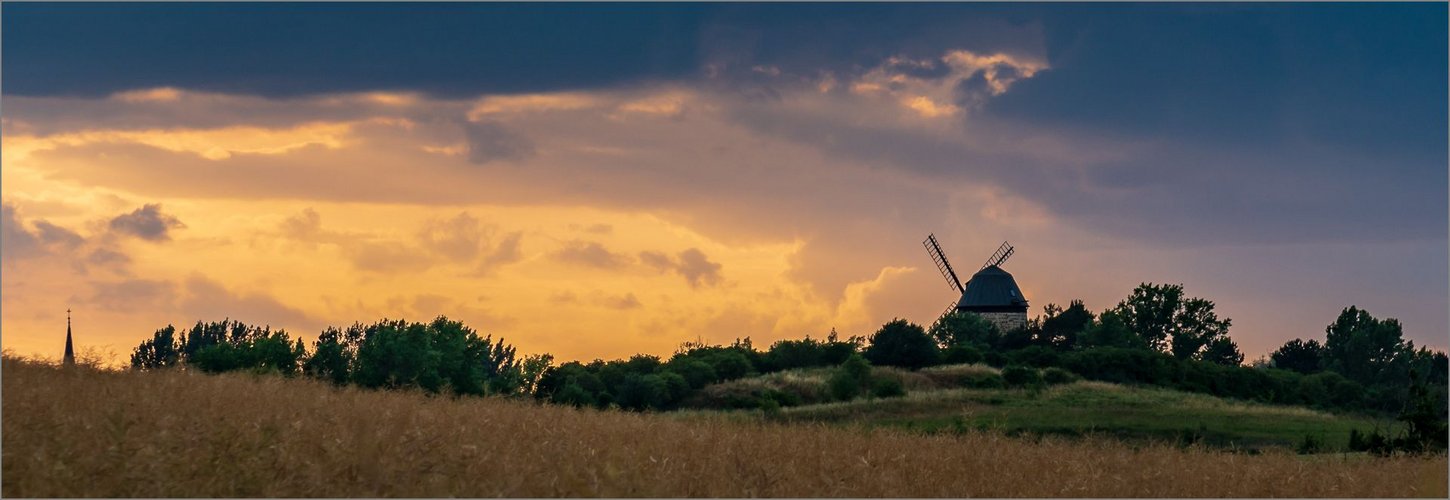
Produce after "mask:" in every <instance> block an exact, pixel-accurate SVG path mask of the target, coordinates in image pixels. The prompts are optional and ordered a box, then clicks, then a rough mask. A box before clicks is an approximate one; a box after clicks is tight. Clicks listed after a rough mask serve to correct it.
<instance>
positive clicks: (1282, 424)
mask: <svg viewBox="0 0 1450 500" xmlns="http://www.w3.org/2000/svg"><path fill="white" fill-rule="evenodd" d="M995 371H996V370H995V369H993V368H990V367H986V366H983V365H971V366H955V367H954V366H946V367H939V368H935V369H927V370H923V371H921V372H914V373H913V372H902V371H899V370H895V369H890V368H887V369H881V368H878V369H877V374H878V376H893V377H898V378H902V379H903V383H904V385H906V386H907V387H908V389H909V392H908V394H907V395H906V396H905V397H898V398H883V399H865V398H863V399H858V400H855V401H851V402H844V403H843V402H833V403H818V404H807V405H802V406H795V407H787V408H784V409H783V410H782V411H780V412H779V413H773V414H770V415H759V416H757V417H752V413H751V412H742V413H741V414H740V416H741V417H744V418H742V420H747V419H751V418H756V419H765V420H770V421H777V422H793V423H799V422H820V423H830V424H844V425H851V426H859V427H873V428H880V427H887V428H898V429H905V430H915V431H924V432H932V433H940V432H948V433H960V432H963V431H966V430H994V431H998V432H1003V433H1006V434H1009V435H1017V434H1028V435H1057V436H1086V435H1099V436H1103V437H1112V438H1116V439H1120V440H1125V441H1128V442H1130V443H1147V442H1166V443H1187V442H1197V443H1201V444H1204V445H1208V446H1212V447H1218V448H1233V449H1239V450H1244V451H1257V450H1261V449H1266V448H1271V447H1279V448H1287V449H1294V448H1297V447H1298V446H1299V445H1300V443H1302V442H1304V440H1305V437H1306V436H1311V437H1312V438H1313V439H1314V440H1316V441H1317V442H1318V443H1320V448H1319V449H1320V451H1329V452H1334V451H1346V450H1345V449H1346V448H1347V446H1348V441H1349V431H1350V430H1351V429H1358V430H1360V431H1361V432H1364V431H1368V430H1371V429H1377V428H1378V429H1384V430H1390V431H1394V430H1398V429H1399V423H1398V422H1396V421H1394V420H1392V419H1388V418H1372V417H1367V416H1361V415H1346V414H1333V413H1328V412H1321V411H1315V410H1311V409H1308V408H1302V407H1292V406H1276V405H1266V404H1257V403H1247V402H1239V401H1232V400H1226V399H1222V398H1217V397H1213V396H1208V395H1203V394H1194V393H1188V392H1181V391H1174V390H1169V389H1161V388H1153V387H1128V386H1122V385H1117V384H1108V383H1102V382H1088V381H1079V382H1075V383H1072V384H1067V385H1059V386H1051V387H1048V388H1046V389H1044V390H1041V391H1029V390H1025V389H966V388H959V387H952V385H953V384H951V383H950V381H951V379H953V378H954V377H953V376H952V375H953V374H956V375H963V374H965V373H970V372H995ZM829 372H830V370H829V369H810V370H795V371H791V372H781V373H773V374H769V375H766V376H763V377H756V378H754V379H742V380H738V381H733V382H727V383H726V384H736V385H742V386H762V387H772V388H776V389H778V390H791V391H796V392H804V393H810V392H811V389H809V387H812V386H816V387H819V389H818V390H819V391H824V385H825V379H826V377H827V376H829ZM955 378H959V377H955ZM803 387H805V388H806V389H802V388H803ZM948 387H951V388H948ZM804 399H806V400H810V399H811V398H809V397H807V398H804ZM693 414H699V413H698V412H690V413H688V414H687V415H693Z"/></svg>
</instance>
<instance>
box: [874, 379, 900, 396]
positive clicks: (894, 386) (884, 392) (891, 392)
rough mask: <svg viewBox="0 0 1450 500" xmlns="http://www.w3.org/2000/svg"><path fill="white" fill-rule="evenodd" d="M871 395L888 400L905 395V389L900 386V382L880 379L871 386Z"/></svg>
mask: <svg viewBox="0 0 1450 500" xmlns="http://www.w3.org/2000/svg"><path fill="white" fill-rule="evenodd" d="M871 395H872V396H876V397H878V398H890V397H896V396H904V395H906V388H904V387H902V386H901V381H900V380H897V379H895V378H892V377H881V378H879V379H876V381H875V382H873V383H872V384H871Z"/></svg>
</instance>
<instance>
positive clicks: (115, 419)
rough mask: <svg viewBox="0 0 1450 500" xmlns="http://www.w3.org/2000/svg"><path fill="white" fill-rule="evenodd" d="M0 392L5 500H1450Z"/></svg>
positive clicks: (12, 370) (53, 388)
mask: <svg viewBox="0 0 1450 500" xmlns="http://www.w3.org/2000/svg"><path fill="white" fill-rule="evenodd" d="M3 376H4V391H3V408H4V418H3V426H4V428H3V453H4V455H3V458H4V465H3V485H0V494H3V495H4V496H7V497H37V496H60V497H78V496H156V497H160V496H202V497H212V496H250V497H275V496H311V497H372V496H416V497H431V496H470V497H480V496H516V497H533V496H676V497H699V496H795V497H802V496H852V497H874V496H891V497H901V496H905V497H941V496H951V497H963V496H999V497H1007V496H1028V497H1055V496H1075V497H1083V496H1087V497H1106V496H1160V497H1179V496H1249V497H1267V496H1333V497H1346V496H1370V497H1396V496H1423V497H1444V496H1445V495H1446V472H1445V471H1446V459H1445V457H1444V456H1438V457H1431V458H1405V457H1398V458H1387V459H1369V458H1362V457H1354V458H1348V459H1334V460H1305V459H1303V458H1301V457H1299V456H1296V455H1292V454H1289V453H1283V452H1269V453H1265V454H1262V455H1257V456H1246V455H1242V454H1231V453H1221V452H1215V451H1212V450H1208V449H1203V448H1198V447H1190V448H1187V449H1180V448H1177V447H1173V446H1159V445H1147V446H1128V445H1124V444H1121V443H1118V442H1114V441H1111V440H1101V439H1091V438H1090V439H1085V440H1061V439H1054V438H1046V439H1042V440H1039V441H1027V440H1021V439H1013V438H1008V437H1005V436H1003V435H1001V434H999V433H995V432H990V431H989V432H976V431H968V432H964V433H961V434H939V435H918V434H912V433H903V432H900V431H895V430H889V429H882V430H872V431H862V430H859V429H848V428H838V427H832V426H820V425H793V424H792V425H786V424H774V423H765V424H760V423H756V424H752V423H741V422H734V421H730V420H728V419H724V418H707V417H705V418H695V419H688V420H680V419H676V418H669V417H665V416H661V415H653V414H636V413H623V412H614V411H606V412H600V411H593V410H575V409H570V408H565V407H558V406H540V405H536V404H533V403H530V402H522V401H511V400H500V399H489V398H458V399H454V398H447V397H429V396H425V395H423V394H420V393H415V392H387V391H369V390H360V389H355V388H335V387H332V386H330V385H327V384H325V383H321V382H317V381H310V380H300V379H286V378H282V377H276V376H251V375H243V374H224V375H215V376H209V375H200V374H196V373H190V372H182V371H174V370H162V371H157V372H98V371H94V370H88V369H85V368H79V369H70V370H61V369H58V368H55V367H52V366H48V365H42V364H38V363H33V362H28V361H22V360H17V359H13V358H9V357H6V358H5V359H4V364H3Z"/></svg>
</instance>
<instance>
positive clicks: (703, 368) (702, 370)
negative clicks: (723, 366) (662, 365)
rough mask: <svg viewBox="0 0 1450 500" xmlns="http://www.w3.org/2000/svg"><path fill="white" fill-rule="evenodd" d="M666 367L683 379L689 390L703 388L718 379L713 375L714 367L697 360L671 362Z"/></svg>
mask: <svg viewBox="0 0 1450 500" xmlns="http://www.w3.org/2000/svg"><path fill="white" fill-rule="evenodd" d="M666 367H667V368H669V370H670V371H672V372H675V373H677V374H679V375H680V376H681V377H684V379H685V382H686V383H688V384H689V386H690V388H691V389H699V388H701V387H705V386H707V385H710V384H713V383H715V381H717V380H719V379H720V377H719V375H716V374H715V367H713V366H710V364H709V363H706V362H704V361H700V360H698V359H679V360H671V361H670V363H669V364H668V365H666Z"/></svg>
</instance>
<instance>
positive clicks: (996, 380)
mask: <svg viewBox="0 0 1450 500" xmlns="http://www.w3.org/2000/svg"><path fill="white" fill-rule="evenodd" d="M966 378H967V380H966V383H965V384H964V385H966V386H967V387H971V388H973V389H1002V388H1004V387H1007V381H1006V380H1003V379H1002V374H1000V373H991V372H987V373H973V374H968V375H967V377H966Z"/></svg>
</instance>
